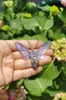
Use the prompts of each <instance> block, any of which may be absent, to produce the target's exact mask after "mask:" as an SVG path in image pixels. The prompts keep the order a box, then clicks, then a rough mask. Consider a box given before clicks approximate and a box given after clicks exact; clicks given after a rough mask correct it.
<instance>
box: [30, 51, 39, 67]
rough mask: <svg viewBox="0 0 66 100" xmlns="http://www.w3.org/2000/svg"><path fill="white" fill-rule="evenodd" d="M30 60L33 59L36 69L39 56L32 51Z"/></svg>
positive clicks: (33, 65)
mask: <svg viewBox="0 0 66 100" xmlns="http://www.w3.org/2000/svg"><path fill="white" fill-rule="evenodd" d="M30 58H31V64H32V67H33V68H36V66H37V64H38V55H37V53H36V51H35V50H31V55H30Z"/></svg>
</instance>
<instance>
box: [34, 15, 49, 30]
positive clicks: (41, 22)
mask: <svg viewBox="0 0 66 100" xmlns="http://www.w3.org/2000/svg"><path fill="white" fill-rule="evenodd" d="M35 19H36V20H37V22H38V23H39V25H40V29H41V30H44V26H45V24H46V21H47V17H46V16H41V17H40V16H35Z"/></svg>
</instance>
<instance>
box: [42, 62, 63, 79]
mask: <svg viewBox="0 0 66 100" xmlns="http://www.w3.org/2000/svg"><path fill="white" fill-rule="evenodd" d="M47 67H48V68H47V69H46V71H45V72H44V73H43V74H42V75H41V76H40V77H41V78H43V79H44V80H45V79H47V80H53V79H55V78H57V77H58V76H59V74H60V72H61V70H60V71H58V69H57V66H56V65H54V61H52V63H51V64H50V65H48V66H47Z"/></svg>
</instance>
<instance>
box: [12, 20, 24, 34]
mask: <svg viewBox="0 0 66 100" xmlns="http://www.w3.org/2000/svg"><path fill="white" fill-rule="evenodd" d="M10 28H11V31H12V32H14V33H19V32H21V31H22V29H23V28H22V22H21V20H18V19H14V20H11V21H10Z"/></svg>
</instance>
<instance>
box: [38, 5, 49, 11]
mask: <svg viewBox="0 0 66 100" xmlns="http://www.w3.org/2000/svg"><path fill="white" fill-rule="evenodd" d="M49 7H50V6H49V5H46V6H42V7H38V8H39V9H41V10H42V11H47V12H48V11H49Z"/></svg>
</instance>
